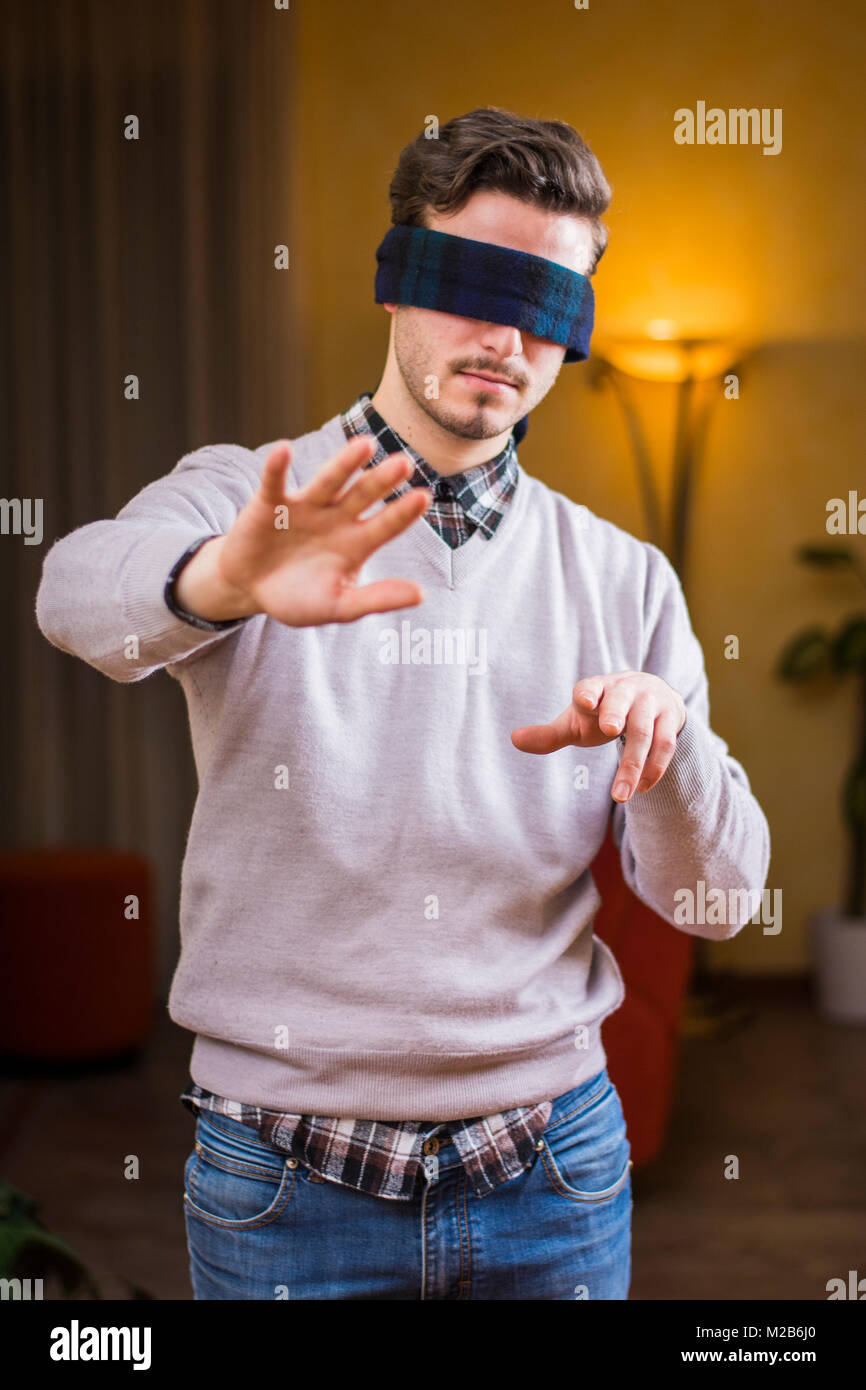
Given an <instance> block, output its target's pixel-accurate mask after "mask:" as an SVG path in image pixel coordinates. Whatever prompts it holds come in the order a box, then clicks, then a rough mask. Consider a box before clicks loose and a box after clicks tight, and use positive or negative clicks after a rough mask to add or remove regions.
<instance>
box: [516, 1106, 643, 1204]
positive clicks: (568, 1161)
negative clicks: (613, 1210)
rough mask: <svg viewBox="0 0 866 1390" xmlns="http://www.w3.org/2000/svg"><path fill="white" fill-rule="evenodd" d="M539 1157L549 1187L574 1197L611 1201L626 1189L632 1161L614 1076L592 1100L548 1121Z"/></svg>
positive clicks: (578, 1199)
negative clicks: (570, 1112)
mask: <svg viewBox="0 0 866 1390" xmlns="http://www.w3.org/2000/svg"><path fill="white" fill-rule="evenodd" d="M539 1156H540V1160H541V1167H542V1170H543V1172H544V1174H545V1176H546V1178H547V1180H548V1182H549V1183H550V1185H551V1187H553V1188H554V1190H555V1191H556V1192H558V1193H559V1194H560V1195H561V1196H563V1197H567V1198H568V1199H569V1200H570V1201H572V1202H599V1203H604V1202H610V1201H612V1200H613V1198H614V1197H615V1196H616V1195H617V1193H618V1192H621V1191H622V1189H623V1188H624V1187H625V1186H626V1184H627V1183H628V1181H629V1176H630V1173H631V1169H632V1166H633V1165H632V1159H631V1145H630V1144H629V1142H628V1136H627V1134H626V1127H625V1117H624V1115H623V1113H622V1106H621V1104H620V1099H619V1095H618V1093H617V1090H616V1088H615V1086H614V1084H613V1082H612V1081H610V1080H608V1083H607V1085H606V1086H605V1087H604V1088H603V1089H602V1090H601V1091H600V1092H599V1093H598V1095H596V1096H594V1097H593V1098H592V1099H591V1100H590V1102H589V1104H587V1105H585V1106H581V1107H579V1108H578V1109H576V1111H575V1113H574V1114H573V1115H570V1116H567V1117H566V1118H564V1119H562V1120H559V1121H558V1122H557V1123H555V1124H554V1125H553V1126H548V1128H547V1129H546V1130H545V1132H544V1135H543V1137H542V1142H541V1149H540V1151H539Z"/></svg>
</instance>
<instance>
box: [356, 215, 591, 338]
mask: <svg viewBox="0 0 866 1390" xmlns="http://www.w3.org/2000/svg"><path fill="white" fill-rule="evenodd" d="M376 260H377V261H378V263H379V264H378V268H377V270H376V294H375V298H376V303H377V304H385V303H388V304H414V305H415V306H416V307H417V308H419V309H438V310H439V311H440V312H441V313H445V314H459V315H460V316H461V317H462V318H467V319H482V320H483V321H484V322H485V323H505V324H509V325H511V326H512V327H514V328H522V329H523V330H524V332H526V333H532V334H534V335H535V336H536V337H538V338H549V339H550V340H551V342H554V343H562V344H563V345H564V346H565V348H566V353H565V357H564V359H563V361H564V362H584V361H585V360H586V358H587V357H588V356H589V340H590V335H591V333H592V322H593V307H594V298H593V293H592V286H591V284H590V282H589V280H588V279H587V277H586V276H585V275H579V274H578V273H577V271H575V270H569V269H568V267H567V266H564V265H559V264H558V263H557V262H556V261H549V260H546V259H545V258H544V257H543V256H532V255H530V254H529V252H527V251H515V250H514V249H513V248H511V247H510V246H497V245H495V244H494V243H493V242H489V241H473V240H470V238H468V237H459V236H452V235H451V233H450V232H435V231H433V230H431V229H430V228H429V227H410V226H408V225H406V224H405V223H398V224H397V225H396V226H394V227H391V229H390V231H388V232H387V234H386V235H385V237H384V238H383V240H382V241H381V243H380V245H379V247H378V249H377V251H376Z"/></svg>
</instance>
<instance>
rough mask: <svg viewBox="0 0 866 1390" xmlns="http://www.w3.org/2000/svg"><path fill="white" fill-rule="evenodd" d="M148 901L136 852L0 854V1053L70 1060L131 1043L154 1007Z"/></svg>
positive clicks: (149, 890)
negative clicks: (135, 913) (134, 913)
mask: <svg viewBox="0 0 866 1390" xmlns="http://www.w3.org/2000/svg"><path fill="white" fill-rule="evenodd" d="M136 903H137V908H136ZM152 903H153V873H152V870H151V866H150V863H149V861H148V860H147V859H144V858H143V857H142V856H141V855H137V854H130V853H126V852H125V851H122V850H115V849H95V848H90V847H88V846H81V847H78V846H75V845H71V846H63V847H62V848H52V847H44V848H34V849H15V850H7V851H4V852H3V853H0V1054H2V1055H4V1056H5V1057H7V1058H10V1057H11V1058H16V1059H29V1060H32V1061H37V1062H77V1061H88V1060H91V1059H96V1058H102V1057H111V1056H114V1055H117V1054H124V1053H128V1052H130V1051H134V1050H135V1049H136V1048H138V1047H139V1046H140V1045H141V1044H142V1043H143V1042H144V1041H145V1039H146V1038H147V1036H148V1034H149V1032H150V1028H151V1023H152V1020H153V1013H154V973H155V972H154V968H153V925H152V923H153V916H152ZM136 911H137V916H135V915H132V913H133V912H136Z"/></svg>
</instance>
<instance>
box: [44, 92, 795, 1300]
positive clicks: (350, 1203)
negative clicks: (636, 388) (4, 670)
mask: <svg viewBox="0 0 866 1390" xmlns="http://www.w3.org/2000/svg"><path fill="white" fill-rule="evenodd" d="M609 198H610V191H609V189H608V186H607V184H606V182H605V180H604V176H603V175H602V172H601V170H600V168H599V166H598V164H597V161H596V160H595V158H594V156H593V155H592V153H591V152H590V151H589V149H588V148H587V147H586V145H585V144H584V143H583V142H582V140H581V139H580V137H579V136H578V135H577V134H576V133H575V132H574V131H573V130H572V129H571V127H569V126H568V125H565V124H564V123H562V122H555V121H539V120H533V119H528V118H522V117H519V116H515V115H512V114H511V113H508V112H504V111H501V110H498V109H496V108H485V109H481V110H478V111H473V112H470V113H469V114H467V115H465V116H462V117H459V118H457V119H455V120H453V121H450V122H449V123H448V124H447V125H445V126H443V127H442V129H441V130H440V132H439V138H438V139H437V140H426V139H425V138H423V136H419V137H418V139H416V140H415V141H413V142H412V144H410V145H409V146H408V147H407V148H406V149H405V150H404V151H403V153H402V155H401V157H400V161H399V163H398V167H397V171H396V173H395V176H394V179H393V182H392V185H391V203H392V221H393V223H394V226H393V227H392V228H391V231H390V232H389V233H388V236H386V238H385V239H384V241H383V243H382V245H381V246H380V248H379V251H378V253H377V255H378V258H379V270H378V274H377V282H376V284H377V299H379V301H380V302H383V303H384V305H385V308H386V310H387V311H388V312H389V313H390V315H391V326H390V327H391V332H390V341H389V346H388V355H387V360H386V362H385V367H384V371H383V373H382V377H381V380H380V382H379V384H378V387H377V388H376V390H375V392H374V393H372V395H371V394H370V393H368V392H362V393H361V394H360V396H359V397H358V399H357V400H356V401H355V402H354V404H352V405H351V406H349V407H348V408H347V409H346V410H344V411H343V412H341V414H340V415H338V416H335V417H334V418H333V419H331V420H329V421H328V422H327V423H326V424H325V425H324V426H322V427H321V428H319V429H316V430H313V431H312V432H310V433H308V434H306V435H304V436H303V437H302V438H300V439H296V440H293V441H289V442H282V441H281V442H278V443H277V444H275V445H263V446H262V447H261V448H259V449H257V450H255V451H254V452H253V451H249V450H247V449H245V448H240V447H238V446H229V445H219V446H214V447H208V448H203V449H199V450H197V451H196V452H195V453H192V454H190V455H187V456H186V457H185V458H183V459H181V461H180V462H179V463H178V464H177V466H176V467H175V468H174V469H173V470H172V471H171V472H170V473H169V474H167V475H166V476H165V477H162V478H159V479H158V480H157V481H155V482H153V483H151V484H150V485H149V486H147V487H145V488H144V489H143V490H142V491H141V492H140V493H139V494H138V495H137V496H136V497H134V498H133V499H132V501H131V502H129V503H128V504H127V506H125V507H124V508H123V509H122V510H121V511H120V512H119V514H118V516H117V517H116V518H115V519H114V520H105V521H96V522H93V523H91V524H90V525H88V526H84V527H81V528H80V529H79V530H77V531H74V532H72V533H71V534H70V535H69V536H67V537H65V538H63V539H62V540H60V541H58V542H57V543H56V544H55V545H54V547H53V548H52V550H51V551H50V552H49V554H48V555H47V557H46V561H45V567H44V573H43V578H42V583H41V586H40V590H39V594H38V596H37V616H38V621H39V623H40V626H41V628H42V631H43V632H44V633H45V635H46V636H47V637H48V638H49V640H50V641H52V642H54V643H55V644H56V645H57V646H59V647H61V648H62V649H63V650H66V651H70V652H74V653H75V654H77V655H78V656H80V657H82V658H83V659H84V660H86V661H88V662H89V663H90V664H91V665H93V666H95V667H96V668H97V669H98V670H101V671H103V672H104V673H105V674H106V675H108V676H109V677H111V678H112V679H114V680H120V681H135V680H141V679H144V678H146V677H147V676H149V675H150V674H151V673H152V672H154V671H157V670H161V669H165V670H167V671H168V672H169V674H171V675H172V676H174V677H176V678H177V680H178V681H179V682H180V684H181V686H182V687H183V690H184V693H185V695H186V699H187V702H188V709H189V718H190V725H191V733H192V739H193V746H194V752H195V758H196V764H197V768H198V773H199V782H200V789H199V796H198V800H197V802H196V806H195V811H194V814H193V819H192V825H191V829H190V835H189V841H188V845H187V853H186V859H185V862H184V870H183V881H182V891H181V941H182V945H181V956H180V960H179V963H178V966H177V969H176V972H175V975H174V979H173V982H172V988H171V994H170V998H169V1011H170V1014H171V1017H172V1018H173V1019H174V1020H175V1021H176V1022H177V1023H179V1024H180V1025H182V1026H183V1027H186V1028H188V1029H190V1030H191V1031H192V1032H194V1033H195V1034H196V1040H195V1045H194V1048H193V1054H192V1063H191V1072H192V1080H191V1083H190V1086H189V1088H188V1090H187V1091H186V1092H185V1093H184V1097H183V1099H184V1102H185V1104H187V1105H188V1106H189V1107H190V1108H191V1109H194V1110H195V1111H196V1113H197V1120H196V1145H195V1149H194V1151H193V1152H192V1153H191V1154H190V1156H189V1159H188V1161H187V1165H186V1170H185V1194H184V1196H185V1213H186V1222H187V1236H188V1243H189V1250H190V1269H191V1277H192V1283H193V1289H194V1293H195V1296H196V1298H200V1299H231V1298H248V1299H263V1298H282V1297H287V1298H308V1299H356V1298H357V1299H366V1298H381V1299H418V1298H421V1299H457V1298H462V1299H554V1300H557V1299H574V1298H591V1299H624V1298H626V1297H627V1295H628V1287H629V1279H630V1229H631V1201H632V1199H631V1179H630V1168H631V1159H630V1157H629V1154H630V1147H629V1143H628V1139H627V1136H626V1132H625V1124H624V1120H623V1115H622V1110H621V1106H620V1102H619V1097H618V1095H617V1092H616V1090H615V1088H614V1087H613V1085H612V1083H611V1082H610V1079H609V1077H608V1075H607V1071H606V1067H605V1061H606V1058H605V1053H604V1050H603V1047H602V1043H601V1034H600V1025H601V1022H602V1020H603V1019H604V1018H605V1017H607V1015H608V1014H610V1013H611V1012H612V1011H613V1010H614V1009H616V1008H617V1007H618V1006H619V1004H620V1003H621V1002H622V998H623V984H622V978H621V975H620V972H619V969H618V967H617V965H616V962H615V960H614V959H613V956H612V954H611V953H610V951H609V950H608V949H607V947H606V946H605V945H604V944H603V943H602V942H600V941H599V940H597V939H596V938H595V937H594V936H593V933H592V921H593V916H594V914H595V912H596V910H597V908H598V905H599V895H598V892H597V890H596V888H595V885H594V883H593V881H592V877H591V873H590V868H591V865H592V862H593V859H594V858H595V856H596V854H597V852H598V850H599V848H600V847H601V844H602V842H603V839H604V836H605V833H606V830H607V827H608V822H609V819H610V815H611V813H613V825H614V835H615V839H616V843H617V844H618V846H619V847H620V853H621V858H622V866H623V872H624V875H625V878H626V880H627V881H628V883H629V884H630V886H631V887H632V888H633V889H634V891H635V892H636V893H637V894H638V895H639V896H640V897H641V898H642V899H643V900H644V901H645V902H646V903H648V904H649V905H650V906H651V907H653V908H654V909H655V910H656V911H657V912H658V913H660V914H661V915H662V916H663V917H665V918H666V919H667V920H668V921H671V922H673V920H674V909H675V897H674V895H675V893H676V891H677V889H680V888H687V887H688V886H689V885H695V884H696V882H697V880H699V879H703V880H704V881H705V883H706V884H708V885H712V886H713V887H717V888H721V889H723V890H725V891H727V890H728V889H729V888H738V889H743V888H745V889H748V890H752V891H753V892H755V891H760V889H762V888H763V885H764V883H765V880H766V874H767V867H768V859H769V834H768V829H767V824H766V820H765V818H764V815H763V813H762V811H761V809H760V807H759V806H758V804H757V802H756V801H755V799H754V797H753V796H752V794H751V792H750V789H749V784H748V780H747V778H746V774H745V772H744V771H743V769H742V767H741V766H740V765H739V763H737V762H736V761H735V760H734V759H733V758H731V757H730V756H729V755H728V753H727V747H726V745H725V744H724V742H723V741H722V740H721V739H720V738H719V737H718V736H717V735H716V734H715V733H713V732H712V730H711V729H710V727H709V723H708V718H709V714H708V701H707V683H706V676H705V673H704V665H703V658H702V655H701V650H700V647H699V645H698V642H697V639H696V638H695V636H694V633H693V632H692V629H691V625H690V622H689V618H688V613H687V610H686V606H685V601H684V599H683V595H682V590H681V587H680V585H679V582H678V580H677V578H676V575H675V574H674V572H673V570H672V568H671V566H670V565H669V563H668V562H667V560H666V559H665V557H664V556H663V555H662V553H661V552H660V551H659V550H657V549H656V548H655V547H654V546H651V545H648V544H646V543H644V542H641V541H638V540H636V539H635V538H633V537H631V536H629V535H627V534H626V533H625V532H623V531H622V530H620V529H619V528H618V527H615V526H613V525H612V524H610V523H609V522H606V521H604V520H602V519H601V518H599V517H596V516H594V515H593V514H591V513H589V512H588V511H587V510H586V509H585V508H581V507H578V506H577V505H576V504H575V503H573V502H572V501H570V500H569V499H568V498H566V497H564V496H562V495H561V494H559V493H555V492H553V491H551V490H550V489H549V488H547V487H546V486H545V485H544V484H542V483H541V482H540V481H538V480H537V479H535V478H532V477H530V476H529V475H527V474H526V473H525V472H524V471H523V470H522V468H521V467H520V465H519V463H518V460H517V454H516V442H517V441H518V440H519V438H520V437H522V433H523V432H524V431H525V428H526V416H527V414H528V413H529V411H530V410H531V409H532V407H533V406H534V405H536V404H537V403H538V401H540V400H541V399H542V398H543V397H544V396H545V395H546V394H547V392H548V391H549V390H550V388H551V386H552V385H553V383H554V381H555V380H556V377H557V375H558V373H559V369H560V367H561V366H562V364H563V361H568V362H575V361H580V360H582V359H583V358H585V357H586V355H587V352H588V339H589V331H590V329H591V321H592V291H591V287H590V283H589V281H590V277H591V275H592V273H593V272H594V270H595V267H596V265H597V263H598V260H599V257H600V256H601V254H602V253H603V251H604V248H605V243H606V233H605V230H604V227H603V226H602V224H601V221H600V218H601V215H602V214H603V212H604V211H605V209H606V207H607V206H608V203H609ZM383 615H384V616H383ZM131 637H134V638H135V641H130V638H131ZM533 721H535V722H533ZM575 750H579V751H578V752H577V753H575ZM741 925H742V922H738V923H733V924H732V923H729V924H728V925H727V926H725V927H724V928H719V927H717V926H708V925H706V924H697V925H695V926H694V927H689V928H684V929H685V930H690V931H692V932H693V934H695V935H700V936H706V937H710V938H714V939H718V938H720V937H726V936H730V935H732V934H733V933H734V932H735V931H737V930H739V927H740V926H741Z"/></svg>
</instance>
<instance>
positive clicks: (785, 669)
mask: <svg viewBox="0 0 866 1390" xmlns="http://www.w3.org/2000/svg"><path fill="white" fill-rule="evenodd" d="M831 658H832V647H831V644H830V638H829V636H828V634H827V632H826V631H825V629H824V628H822V627H809V628H805V629H804V630H803V631H802V632H799V633H798V634H797V636H796V637H792V638H791V640H790V642H788V644H787V646H785V647H784V648H783V650H782V652H781V654H780V656H779V661H778V665H777V667H776V675H777V676H780V677H781V678H782V680H786V681H802V680H808V679H809V677H810V676H815V675H817V674H818V672H819V671H824V670H826V669H827V667H828V666H830V665H831Z"/></svg>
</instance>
